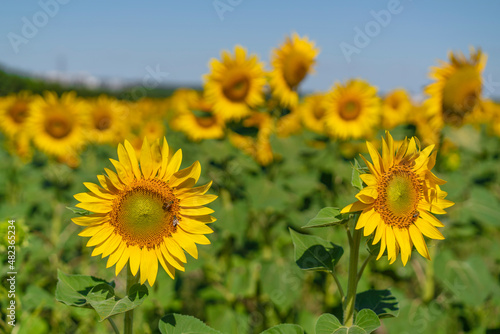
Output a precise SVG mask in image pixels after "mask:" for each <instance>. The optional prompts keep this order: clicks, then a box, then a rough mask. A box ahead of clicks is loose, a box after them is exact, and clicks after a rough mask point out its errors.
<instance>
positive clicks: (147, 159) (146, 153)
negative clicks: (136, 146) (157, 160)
mask: <svg viewBox="0 0 500 334" xmlns="http://www.w3.org/2000/svg"><path fill="white" fill-rule="evenodd" d="M141 169H142V174H143V175H144V178H146V179H149V178H151V176H152V175H151V174H152V173H153V157H152V155H151V148H150V146H149V143H148V139H147V138H146V137H144V141H143V142H142V148H141Z"/></svg>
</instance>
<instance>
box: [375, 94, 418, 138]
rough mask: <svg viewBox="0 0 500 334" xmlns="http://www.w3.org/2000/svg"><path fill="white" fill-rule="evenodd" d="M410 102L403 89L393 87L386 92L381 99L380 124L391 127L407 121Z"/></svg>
mask: <svg viewBox="0 0 500 334" xmlns="http://www.w3.org/2000/svg"><path fill="white" fill-rule="evenodd" d="M411 109H412V104H411V101H410V97H409V96H408V93H407V92H406V90H404V89H395V90H393V91H392V92H390V93H389V94H387V95H386V96H385V97H384V99H383V101H382V126H383V127H384V129H392V128H394V127H396V126H398V125H400V124H403V123H405V122H406V121H408V115H409V113H410V111H411Z"/></svg>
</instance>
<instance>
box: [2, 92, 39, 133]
mask: <svg viewBox="0 0 500 334" xmlns="http://www.w3.org/2000/svg"><path fill="white" fill-rule="evenodd" d="M31 101H33V96H32V95H31V94H30V93H29V92H20V93H18V94H10V95H8V96H5V97H2V98H0V129H1V130H2V131H3V132H4V133H5V134H6V135H7V136H8V137H10V138H12V137H15V136H16V135H17V134H18V133H19V132H20V131H22V130H23V128H24V126H25V125H26V119H27V118H28V116H29V113H30V103H31Z"/></svg>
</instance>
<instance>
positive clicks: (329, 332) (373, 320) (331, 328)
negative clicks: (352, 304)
mask: <svg viewBox="0 0 500 334" xmlns="http://www.w3.org/2000/svg"><path fill="white" fill-rule="evenodd" d="M379 327H380V320H379V319H378V317H377V315H376V314H375V312H373V311H372V310H368V309H363V310H361V311H360V312H358V314H357V315H356V320H355V321H354V325H353V326H351V327H346V326H343V325H342V323H341V322H340V320H339V319H337V318H336V317H335V316H334V315H333V314H327V313H325V314H322V315H321V316H320V317H319V319H318V321H317V322H316V334H369V333H371V332H373V331H374V330H375V329H377V328H379Z"/></svg>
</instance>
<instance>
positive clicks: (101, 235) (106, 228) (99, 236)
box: [87, 224, 115, 247]
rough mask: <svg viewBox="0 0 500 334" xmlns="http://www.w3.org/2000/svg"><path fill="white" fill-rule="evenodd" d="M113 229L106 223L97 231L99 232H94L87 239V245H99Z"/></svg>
mask: <svg viewBox="0 0 500 334" xmlns="http://www.w3.org/2000/svg"><path fill="white" fill-rule="evenodd" d="M114 231H115V228H114V227H113V226H111V225H109V224H106V225H105V226H104V228H103V229H102V230H100V231H99V233H97V234H94V236H93V237H92V238H90V239H89V241H88V242H87V247H92V246H96V245H99V244H100V243H101V242H104V240H106V239H107V238H108V237H109V236H110V235H111V233H113V232H114Z"/></svg>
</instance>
